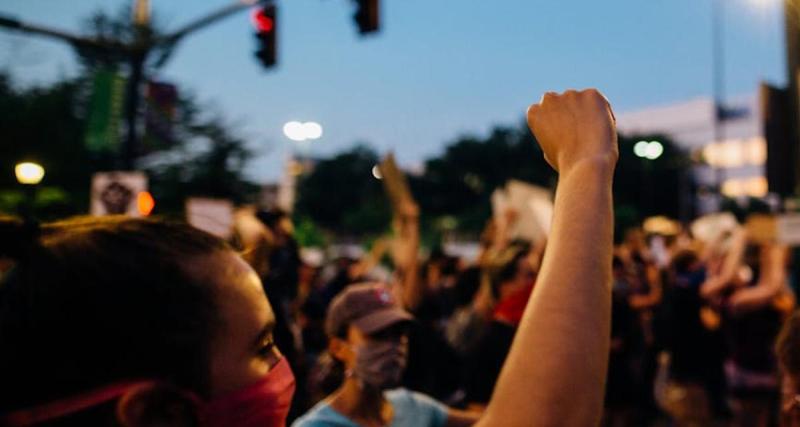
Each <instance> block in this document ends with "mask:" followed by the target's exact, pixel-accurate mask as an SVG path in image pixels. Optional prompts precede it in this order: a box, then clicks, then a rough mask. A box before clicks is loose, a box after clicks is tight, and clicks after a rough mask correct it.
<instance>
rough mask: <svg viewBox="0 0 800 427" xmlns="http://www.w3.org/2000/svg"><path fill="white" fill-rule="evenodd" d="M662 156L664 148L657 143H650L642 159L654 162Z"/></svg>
mask: <svg viewBox="0 0 800 427" xmlns="http://www.w3.org/2000/svg"><path fill="white" fill-rule="evenodd" d="M662 154H664V146H663V145H661V143H660V142H658V141H650V142H649V143H648V144H647V148H646V149H645V153H644V157H646V158H648V159H649V160H655V159H657V158H659V157H661V155H662Z"/></svg>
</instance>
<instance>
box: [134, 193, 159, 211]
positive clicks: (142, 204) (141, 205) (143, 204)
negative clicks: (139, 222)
mask: <svg viewBox="0 0 800 427" xmlns="http://www.w3.org/2000/svg"><path fill="white" fill-rule="evenodd" d="M155 207H156V200H155V199H154V198H153V195H152V194H150V193H149V192H147V191H142V192H140V193H139V194H138V195H137V196H136V208H137V209H138V211H139V214H140V215H141V216H149V215H150V214H151V213H152V212H153V208H155Z"/></svg>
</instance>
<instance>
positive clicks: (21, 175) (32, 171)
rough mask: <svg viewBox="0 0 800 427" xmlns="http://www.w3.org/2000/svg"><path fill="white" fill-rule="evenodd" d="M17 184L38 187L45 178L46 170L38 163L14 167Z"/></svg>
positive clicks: (27, 163) (23, 163) (24, 163)
mask: <svg viewBox="0 0 800 427" xmlns="http://www.w3.org/2000/svg"><path fill="white" fill-rule="evenodd" d="M14 174H15V175H16V176H17V182H19V183H20V184H23V185H36V184H39V183H40V182H42V179H43V178H44V168H43V167H42V166H41V165H39V164H38V163H33V162H22V163H17V165H16V166H15V167H14Z"/></svg>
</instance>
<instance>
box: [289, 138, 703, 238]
mask: <svg viewBox="0 0 800 427" xmlns="http://www.w3.org/2000/svg"><path fill="white" fill-rule="evenodd" d="M642 139H644V140H646V141H651V140H658V141H659V142H661V144H662V146H663V147H664V152H663V153H662V154H661V156H660V157H659V158H658V159H656V160H648V159H643V158H640V157H637V156H636V155H635V154H634V152H633V146H634V145H635V144H636V142H638V141H640V140H642ZM619 144H620V160H619V163H618V165H617V170H616V175H615V182H614V198H615V204H616V212H617V224H618V225H619V226H620V230H619V231H622V229H624V228H625V227H627V226H632V225H636V224H638V223H640V222H641V221H642V220H643V219H644V218H645V217H647V216H650V215H656V214H661V215H668V216H671V217H673V218H679V217H681V214H682V213H685V212H688V213H689V214H691V206H686V205H685V204H686V200H687V197H686V196H687V195H690V194H691V193H692V190H693V183H692V180H691V175H690V172H689V167H690V166H691V162H690V160H689V158H688V156H687V154H686V153H684V152H683V151H681V150H680V149H679V148H677V146H676V145H675V144H674V143H673V142H672V141H671V140H670V139H669V138H666V137H664V136H660V135H645V136H630V137H629V136H625V135H620V137H619ZM377 160H378V156H377V155H376V154H375V153H374V152H373V151H372V150H370V149H368V148H365V147H359V148H356V149H354V150H351V151H348V152H345V153H342V154H339V155H337V156H335V157H333V158H331V159H327V160H321V161H320V162H319V163H318V164H317V167H316V168H315V169H314V171H313V172H311V173H310V174H309V175H307V176H305V177H304V178H303V180H302V183H301V185H300V187H299V198H300V201H299V205H298V211H299V212H301V213H302V214H303V215H305V216H307V217H308V218H311V219H312V220H314V221H316V222H317V223H319V224H321V225H323V226H324V227H325V228H327V229H328V230H331V231H344V232H346V233H348V234H359V233H361V232H364V231H366V230H370V231H373V232H374V231H376V230H380V229H382V228H385V227H386V225H387V224H388V218H389V211H388V209H389V207H388V201H387V200H386V198H385V196H383V195H382V194H381V189H380V184H378V182H377V181H375V180H373V179H371V178H370V177H369V175H368V171H369V169H370V168H371V167H372V165H374V164H375V163H376V162H377ZM510 179H517V180H522V181H526V182H529V183H532V184H536V185H539V186H542V187H546V188H554V185H555V181H556V174H555V172H554V171H553V170H552V168H551V167H550V166H549V165H548V164H547V162H546V161H545V160H544V156H543V154H542V152H541V149H540V148H539V145H538V144H537V143H536V141H535V140H534V137H533V136H532V134H531V132H530V131H529V130H528V126H527V124H525V123H521V124H520V125H519V126H518V127H516V128H514V127H495V128H494V129H493V130H492V131H491V132H490V133H489V135H488V136H487V137H485V138H481V137H477V136H465V137H461V138H459V139H457V140H455V141H454V142H453V143H452V144H450V145H448V146H447V147H446V148H445V150H444V153H443V154H442V155H440V156H437V157H433V158H430V159H428V160H427V161H426V162H425V169H424V171H423V173H422V174H419V175H414V174H410V175H409V183H410V185H411V189H412V192H413V194H414V197H415V198H416V199H417V201H418V203H419V204H420V207H421V210H422V227H423V232H424V234H427V235H428V237H430V235H431V234H433V233H435V232H436V231H437V229H439V228H441V227H442V224H447V225H448V226H450V227H452V226H453V225H455V227H457V230H458V231H459V232H462V233H466V234H468V235H472V236H477V234H478V233H479V232H480V230H481V229H482V227H483V226H484V224H485V222H486V220H487V219H488V218H489V217H490V215H491V204H490V197H491V193H492V192H493V191H494V190H495V189H496V188H498V187H502V186H504V185H505V184H506V182H507V181H508V180H510ZM689 199H690V197H689ZM427 240H431V239H430V238H429V239H427Z"/></svg>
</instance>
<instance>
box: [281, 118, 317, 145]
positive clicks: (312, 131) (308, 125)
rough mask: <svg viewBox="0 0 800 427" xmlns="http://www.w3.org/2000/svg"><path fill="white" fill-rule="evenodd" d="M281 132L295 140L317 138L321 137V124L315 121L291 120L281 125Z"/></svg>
mask: <svg viewBox="0 0 800 427" xmlns="http://www.w3.org/2000/svg"><path fill="white" fill-rule="evenodd" d="M283 134H284V135H286V137H287V138H289V139H291V140H292V141H297V142H301V141H306V140H314V139H319V138H321V137H322V125H320V124H319V123H317V122H305V123H300V122H298V121H291V122H288V123H286V124H285V125H283Z"/></svg>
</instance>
